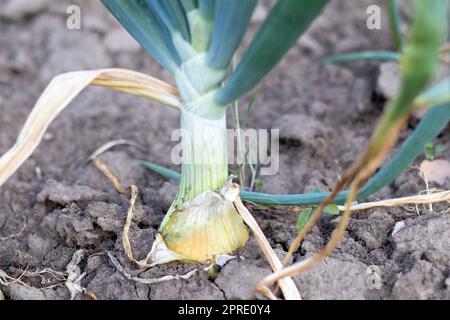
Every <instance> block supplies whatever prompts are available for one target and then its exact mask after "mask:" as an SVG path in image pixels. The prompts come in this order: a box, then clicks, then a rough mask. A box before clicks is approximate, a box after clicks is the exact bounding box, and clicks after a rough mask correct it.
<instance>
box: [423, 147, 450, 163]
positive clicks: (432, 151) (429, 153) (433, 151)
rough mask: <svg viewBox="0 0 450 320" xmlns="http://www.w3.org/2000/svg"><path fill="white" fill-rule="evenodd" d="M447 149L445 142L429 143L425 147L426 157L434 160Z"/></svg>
mask: <svg viewBox="0 0 450 320" xmlns="http://www.w3.org/2000/svg"><path fill="white" fill-rule="evenodd" d="M446 150H447V146H446V145H444V144H437V145H434V144H433V143H432V142H430V143H428V144H427V145H426V147H425V151H424V153H425V159H427V160H429V161H433V160H434V159H435V157H436V155H438V154H440V153H442V152H444V151H446Z"/></svg>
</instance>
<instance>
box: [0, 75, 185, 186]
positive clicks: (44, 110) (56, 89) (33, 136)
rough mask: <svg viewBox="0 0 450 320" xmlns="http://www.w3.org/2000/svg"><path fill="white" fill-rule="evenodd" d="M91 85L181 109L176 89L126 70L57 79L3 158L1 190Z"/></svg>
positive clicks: (44, 93)
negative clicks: (61, 113)
mask: <svg viewBox="0 0 450 320" xmlns="http://www.w3.org/2000/svg"><path fill="white" fill-rule="evenodd" d="M89 85H97V86H103V87H108V88H111V89H115V90H118V91H122V92H127V93H130V94H134V95H138V96H141V97H144V98H147V99H149V100H152V101H155V102H159V103H162V104H165V105H168V106H171V107H175V108H181V107H182V104H181V101H180V98H179V95H178V91H177V89H175V88H174V87H172V86H170V85H169V84H167V83H165V82H163V81H160V80H158V79H155V78H153V77H150V76H148V75H145V74H142V73H139V72H135V71H130V70H125V69H102V70H94V71H78V72H70V73H65V74H62V75H59V76H57V77H55V78H54V79H53V80H52V81H51V82H50V84H49V85H48V86H47V88H46V89H45V91H44V92H43V93H42V95H41V97H40V98H39V100H38V101H37V102H36V104H35V106H34V107H33V110H32V111H31V113H30V115H29V116H28V119H27V121H26V122H25V125H24V126H23V128H22V131H21V132H20V135H19V137H18V138H17V141H16V143H15V145H14V146H13V147H12V148H11V149H10V150H9V151H8V152H7V153H6V154H5V155H3V156H2V157H1V158H0V186H1V185H3V183H5V181H6V180H8V178H9V177H10V176H11V175H13V174H14V172H16V170H17V169H19V167H20V166H21V165H22V164H23V163H24V162H25V160H27V159H28V157H29V156H30V155H31V154H32V153H33V151H34V150H35V149H36V148H37V146H38V145H39V143H40V141H41V140H42V137H43V136H44V133H45V131H46V130H47V128H48V126H49V125H50V123H51V122H52V121H53V120H54V119H55V118H56V116H57V115H58V114H59V113H60V112H61V111H63V110H64V109H65V108H66V107H67V106H68V105H69V103H70V102H71V101H72V100H73V99H75V97H76V96H78V94H80V92H81V91H83V89H84V88H86V87H87V86H89Z"/></svg>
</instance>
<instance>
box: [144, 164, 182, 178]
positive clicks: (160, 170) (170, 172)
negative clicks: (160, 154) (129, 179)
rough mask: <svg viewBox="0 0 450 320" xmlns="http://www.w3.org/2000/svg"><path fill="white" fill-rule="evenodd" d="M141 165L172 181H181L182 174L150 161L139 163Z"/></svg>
mask: <svg viewBox="0 0 450 320" xmlns="http://www.w3.org/2000/svg"><path fill="white" fill-rule="evenodd" d="M138 163H139V164H140V165H142V166H143V167H144V168H147V169H149V170H151V171H153V172H156V173H158V174H160V175H162V176H164V177H166V178H169V179H172V180H180V179H181V174H180V173H178V172H176V171H173V170H170V169H168V168H164V167H162V166H159V165H157V164H154V163H152V162H148V161H138Z"/></svg>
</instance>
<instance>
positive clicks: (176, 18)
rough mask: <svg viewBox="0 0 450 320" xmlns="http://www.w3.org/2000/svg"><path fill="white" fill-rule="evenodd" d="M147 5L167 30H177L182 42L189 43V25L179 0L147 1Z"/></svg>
mask: <svg viewBox="0 0 450 320" xmlns="http://www.w3.org/2000/svg"><path fill="white" fill-rule="evenodd" d="M147 3H148V5H149V6H150V7H152V8H154V9H155V12H156V14H157V15H158V16H159V17H161V20H162V21H163V22H164V24H165V25H166V26H167V28H168V29H169V30H177V31H179V32H180V34H181V35H182V36H183V39H184V40H186V41H188V42H190V41H191V36H190V31H189V23H188V21H187V17H186V14H185V12H184V9H183V6H182V5H181V3H180V1H179V0H147Z"/></svg>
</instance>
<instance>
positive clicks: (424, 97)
mask: <svg viewBox="0 0 450 320" xmlns="http://www.w3.org/2000/svg"><path fill="white" fill-rule="evenodd" d="M446 102H450V78H447V79H444V80H442V81H440V82H438V83H437V84H435V85H433V86H431V87H430V88H429V89H427V90H425V91H424V92H422V94H421V95H420V96H418V97H417V98H416V100H414V105H416V106H418V107H428V106H430V105H436V104H441V103H446Z"/></svg>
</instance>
